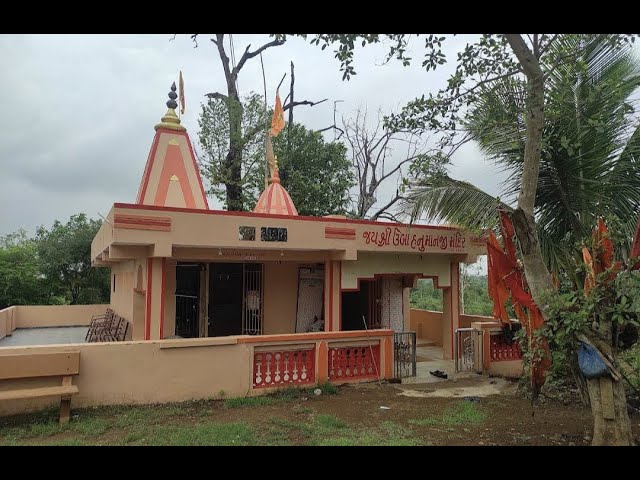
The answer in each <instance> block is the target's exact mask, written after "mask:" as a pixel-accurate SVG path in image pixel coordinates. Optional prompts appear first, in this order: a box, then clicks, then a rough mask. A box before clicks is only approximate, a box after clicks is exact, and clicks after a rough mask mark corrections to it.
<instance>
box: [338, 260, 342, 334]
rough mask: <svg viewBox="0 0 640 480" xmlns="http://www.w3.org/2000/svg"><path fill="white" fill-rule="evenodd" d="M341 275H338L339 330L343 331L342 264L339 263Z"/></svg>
mask: <svg viewBox="0 0 640 480" xmlns="http://www.w3.org/2000/svg"><path fill="white" fill-rule="evenodd" d="M338 265H339V266H340V273H339V274H338V330H339V331H342V262H338Z"/></svg>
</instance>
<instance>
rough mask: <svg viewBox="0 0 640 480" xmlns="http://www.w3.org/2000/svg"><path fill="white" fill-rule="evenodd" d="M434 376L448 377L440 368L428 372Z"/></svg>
mask: <svg viewBox="0 0 640 480" xmlns="http://www.w3.org/2000/svg"><path fill="white" fill-rule="evenodd" d="M429 373H430V374H431V375H433V376H434V377H438V378H449V376H448V375H447V374H446V373H444V372H443V371H441V370H436V371H435V372H429Z"/></svg>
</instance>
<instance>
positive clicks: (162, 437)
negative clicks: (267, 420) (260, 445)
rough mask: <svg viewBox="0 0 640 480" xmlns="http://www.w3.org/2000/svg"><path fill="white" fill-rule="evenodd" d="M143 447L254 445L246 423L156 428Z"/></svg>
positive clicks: (251, 433) (252, 436)
mask: <svg viewBox="0 0 640 480" xmlns="http://www.w3.org/2000/svg"><path fill="white" fill-rule="evenodd" d="M144 444H145V445H178V446H187V445H212V446H220V445H225V446H226V445H254V444H255V440H254V435H253V431H252V430H251V427H250V426H249V425H248V424H246V423H205V424H200V425H190V426H188V427H187V426H184V425H163V426H159V427H158V428H156V429H155V430H154V432H153V436H152V437H151V438H150V439H149V441H148V442H144Z"/></svg>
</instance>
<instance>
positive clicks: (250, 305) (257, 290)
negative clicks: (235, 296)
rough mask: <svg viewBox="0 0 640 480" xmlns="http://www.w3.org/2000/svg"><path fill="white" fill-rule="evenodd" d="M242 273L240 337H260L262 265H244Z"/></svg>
mask: <svg viewBox="0 0 640 480" xmlns="http://www.w3.org/2000/svg"><path fill="white" fill-rule="evenodd" d="M242 271H243V276H242V282H243V286H242V290H243V306H242V335H262V313H263V312H262V310H263V303H264V302H263V298H262V297H263V288H262V284H263V279H264V274H263V265H262V263H245V264H244V265H243V268H242Z"/></svg>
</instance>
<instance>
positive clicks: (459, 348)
mask: <svg viewBox="0 0 640 480" xmlns="http://www.w3.org/2000/svg"><path fill="white" fill-rule="evenodd" d="M453 346H454V352H453V358H454V359H455V366H456V372H465V371H467V372H473V371H475V372H478V373H480V372H482V369H483V362H482V358H483V350H482V349H483V332H482V330H476V329H475V328H458V329H456V331H455V341H454V343H453Z"/></svg>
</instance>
